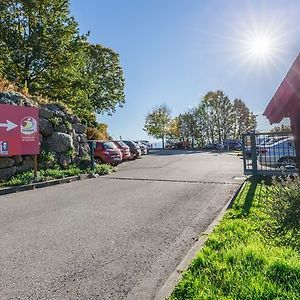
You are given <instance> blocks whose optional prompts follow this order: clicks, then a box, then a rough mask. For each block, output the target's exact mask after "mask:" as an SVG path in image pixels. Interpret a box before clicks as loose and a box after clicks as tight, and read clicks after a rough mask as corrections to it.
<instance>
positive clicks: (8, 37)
mask: <svg viewBox="0 0 300 300" xmlns="http://www.w3.org/2000/svg"><path fill="white" fill-rule="evenodd" d="M84 40H85V37H84V36H80V35H79V31H78V24H77V23H76V22H75V20H74V18H72V17H70V16H69V1H66V0H43V1H39V0H31V1H27V0H15V1H5V0H4V1H1V2H0V49H1V52H0V57H1V60H3V61H5V66H4V74H5V77H6V78H7V79H8V80H11V81H13V82H15V83H16V84H17V85H19V86H21V87H25V88H28V89H29V92H32V93H35V92H37V93H40V92H43V93H44V94H46V95H47V96H50V97H53V98H57V97H58V95H57V93H58V88H60V90H61V93H63V92H64V90H65V89H66V87H70V85H71V84H72V83H74V81H75V80H76V79H78V78H79V72H78V68H76V66H77V64H78V54H79V53H80V51H78V50H79V49H80V48H81V47H82V46H83V41H84ZM76 72H77V76H75V78H74V75H76ZM62 96H64V95H62Z"/></svg>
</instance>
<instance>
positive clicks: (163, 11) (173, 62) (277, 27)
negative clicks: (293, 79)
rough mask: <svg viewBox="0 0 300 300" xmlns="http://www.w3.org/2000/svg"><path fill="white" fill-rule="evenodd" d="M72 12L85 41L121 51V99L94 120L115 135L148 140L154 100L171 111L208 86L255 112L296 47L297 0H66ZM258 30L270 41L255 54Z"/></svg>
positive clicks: (299, 26) (262, 125)
mask: <svg viewBox="0 0 300 300" xmlns="http://www.w3.org/2000/svg"><path fill="white" fill-rule="evenodd" d="M71 14H72V15H73V16H74V17H75V18H76V20H77V21H78V23H79V26H80V30H81V32H82V33H85V32H87V31H90V32H91V34H90V42H92V43H101V44H103V45H104V46H107V47H110V48H112V49H114V50H115V51H117V52H118V53H119V54H120V58H121V64H122V67H123V69H124V74H125V79H126V104H125V105H124V107H123V108H118V109H117V112H116V113H115V114H114V115H113V116H105V115H104V116H99V118H98V119H99V121H101V122H105V123H107V124H108V125H109V131H110V133H111V134H112V136H113V137H114V138H118V137H119V136H122V138H124V139H149V137H147V135H146V133H145V132H144V131H143V130H142V128H143V124H144V118H145V115H146V113H147V112H149V111H151V109H152V108H153V106H157V105H160V104H162V103H166V104H167V105H169V106H170V108H171V110H172V114H173V115H177V114H179V113H181V112H185V111H186V110H188V108H189V107H190V106H194V105H196V104H197V103H199V102H200V100H201V97H202V96H203V95H204V94H205V93H206V92H207V91H210V90H217V89H221V90H223V91H224V92H225V93H226V94H227V95H228V96H229V97H230V98H231V99H234V98H241V99H243V100H244V101H245V102H246V104H247V105H248V106H249V108H250V109H251V110H252V111H253V112H255V113H256V114H259V115H261V114H262V112H263V110H264V108H265V106H266V105H267V103H268V102H269V100H270V99H271V98H272V96H273V94H274V93H275V91H276V89H277V87H278V86H279V84H280V82H281V81H282V79H283V77H284V76H285V74H286V73H287V71H288V69H289V67H290V65H291V64H292V62H293V61H294V59H295V58H296V56H297V54H298V52H299V50H300V32H299V31H300V1H299V0H285V1H283V0H272V1H271V0H270V1H263V0H259V1H258V0H257V1H255V0H251V1H250V0H249V1H248V0H242V1H241V0H239V1H238V0H71ZM257 36H259V37H261V36H263V38H264V39H266V40H267V41H268V48H269V51H268V52H267V53H264V55H261V54H260V55H259V54H257V53H256V52H255V53H254V52H253V49H252V46H253V43H252V40H254V39H255V40H257ZM260 39H261V38H260ZM249 47H250V48H251V49H250V50H249ZM258 121H259V129H267V127H268V123H267V122H266V120H264V118H263V117H261V116H259V117H258ZM150 140H151V138H150Z"/></svg>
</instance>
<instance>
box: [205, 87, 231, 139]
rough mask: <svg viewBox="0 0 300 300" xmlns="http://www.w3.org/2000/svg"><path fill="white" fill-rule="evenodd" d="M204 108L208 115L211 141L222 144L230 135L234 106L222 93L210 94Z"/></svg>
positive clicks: (206, 97) (207, 122)
mask: <svg viewBox="0 0 300 300" xmlns="http://www.w3.org/2000/svg"><path fill="white" fill-rule="evenodd" d="M202 106H203V109H204V111H205V115H206V125H207V128H208V132H209V139H210V141H211V142H212V143H215V142H218V143H222V142H223V141H224V140H225V139H226V138H227V137H228V136H229V133H230V129H231V121H232V104H231V102H230V100H229V98H228V97H227V96H226V95H225V94H224V93H223V92H222V91H216V92H208V93H207V94H206V95H205V96H204V98H203V100H202Z"/></svg>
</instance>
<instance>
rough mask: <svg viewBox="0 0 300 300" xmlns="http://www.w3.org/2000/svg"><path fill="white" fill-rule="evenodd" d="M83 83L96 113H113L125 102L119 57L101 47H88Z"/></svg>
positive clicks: (110, 50) (123, 81)
mask: <svg viewBox="0 0 300 300" xmlns="http://www.w3.org/2000/svg"><path fill="white" fill-rule="evenodd" d="M86 62H87V63H86V69H85V70H86V72H85V81H86V82H87V84H88V86H87V89H86V91H87V93H88V95H87V96H88V98H89V99H90V101H91V104H92V106H93V108H94V109H95V111H96V112H97V113H103V112H106V113H109V114H111V113H113V112H115V107H116V106H117V105H119V106H122V105H123V104H124V102H125V94H124V84H125V80H124V75H123V70H122V68H121V66H120V58H119V55H118V54H117V53H116V52H114V51H113V50H112V49H109V48H105V47H103V46H101V45H88V52H87V58H86Z"/></svg>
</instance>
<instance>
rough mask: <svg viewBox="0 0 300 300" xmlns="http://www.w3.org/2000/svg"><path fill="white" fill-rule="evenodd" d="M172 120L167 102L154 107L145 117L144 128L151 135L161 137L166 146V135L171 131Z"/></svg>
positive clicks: (163, 144)
mask: <svg viewBox="0 0 300 300" xmlns="http://www.w3.org/2000/svg"><path fill="white" fill-rule="evenodd" d="M170 121H171V110H170V109H169V107H168V106H167V105H166V104H163V105H160V106H158V107H154V108H153V110H152V112H150V113H148V114H147V115H146V118H145V125H144V130H145V131H146V132H147V133H148V134H149V135H151V136H153V137H155V138H157V139H161V141H162V147H163V148H165V137H166V136H167V134H168V131H169V125H170Z"/></svg>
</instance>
